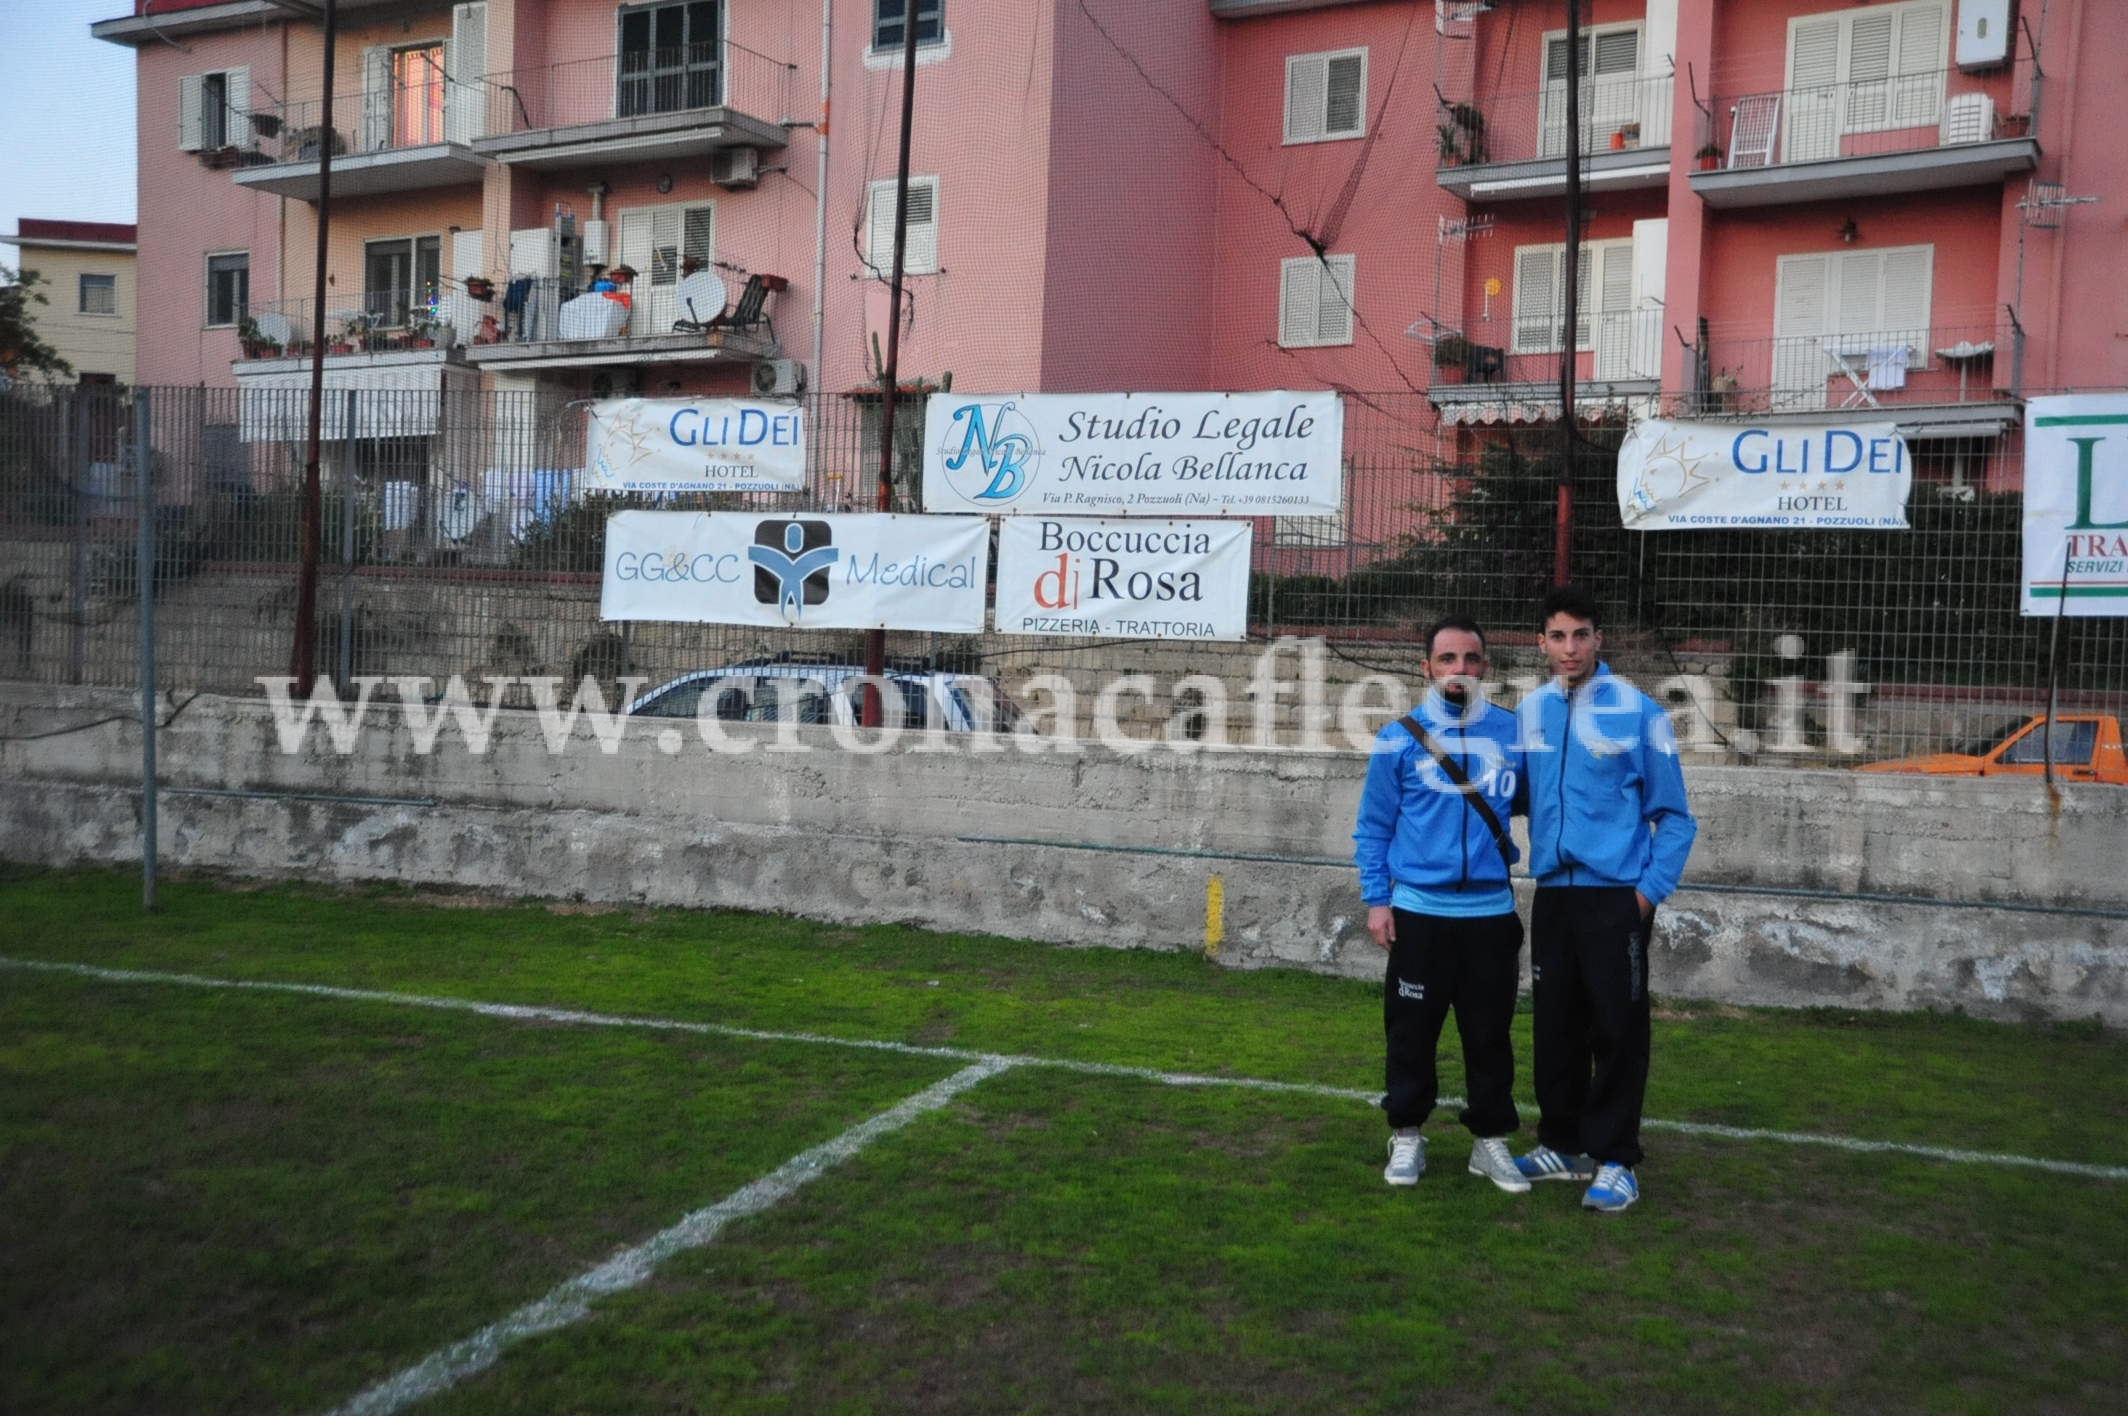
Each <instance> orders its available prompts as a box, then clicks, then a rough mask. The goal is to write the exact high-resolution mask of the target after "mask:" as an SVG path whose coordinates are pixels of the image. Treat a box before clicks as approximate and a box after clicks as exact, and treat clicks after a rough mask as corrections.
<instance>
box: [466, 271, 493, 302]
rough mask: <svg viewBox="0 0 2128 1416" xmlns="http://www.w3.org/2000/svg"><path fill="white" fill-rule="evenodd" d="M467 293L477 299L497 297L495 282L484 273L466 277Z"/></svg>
mask: <svg viewBox="0 0 2128 1416" xmlns="http://www.w3.org/2000/svg"><path fill="white" fill-rule="evenodd" d="M465 293H466V294H468V295H470V296H472V297H473V298H474V299H475V300H492V299H494V298H495V282H494V281H492V280H490V279H488V278H487V277H486V276H484V275H469V276H467V277H466V282H465Z"/></svg>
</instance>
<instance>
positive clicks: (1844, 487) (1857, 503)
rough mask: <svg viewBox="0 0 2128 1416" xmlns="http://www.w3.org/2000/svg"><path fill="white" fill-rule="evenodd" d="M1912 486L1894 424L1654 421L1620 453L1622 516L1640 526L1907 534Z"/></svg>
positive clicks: (1909, 459) (1641, 426)
mask: <svg viewBox="0 0 2128 1416" xmlns="http://www.w3.org/2000/svg"><path fill="white" fill-rule="evenodd" d="M1913 482H1914V459H1913V456H1912V455H1911V454H1910V453H1909V452H1908V451H1907V447H1906V442H1905V440H1904V439H1902V438H1901V437H1900V436H1899V428H1898V425H1897V424H1895V423H1773V424H1768V425H1767V426H1765V427H1754V426H1752V425H1751V424H1749V423H1677V422H1671V421H1669V420H1667V419H1662V418H1648V419H1644V420H1643V421H1641V422H1640V423H1638V424H1636V425H1635V426H1634V428H1633V430H1632V431H1631V432H1630V433H1628V434H1626V440H1625V443H1624V445H1623V446H1621V447H1620V448H1619V449H1618V516H1619V519H1620V520H1621V521H1623V522H1624V523H1625V524H1626V526H1627V528H1628V529H1630V530H1634V531H1703V530H1706V529H1708V528H1710V527H1722V526H1756V527H1762V528H1784V527H1809V528H1816V529H1839V530H1845V531H1902V530H1905V529H1906V497H1907V493H1908V492H1909V491H1910V490H1911V489H1912V487H1913Z"/></svg>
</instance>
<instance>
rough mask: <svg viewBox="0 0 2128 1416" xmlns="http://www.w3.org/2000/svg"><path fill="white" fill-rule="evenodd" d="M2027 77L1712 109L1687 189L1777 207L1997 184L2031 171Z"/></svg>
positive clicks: (1921, 80) (1901, 85)
mask: <svg viewBox="0 0 2128 1416" xmlns="http://www.w3.org/2000/svg"><path fill="white" fill-rule="evenodd" d="M2032 74H2033V67H2032V64H2031V61H2030V60H2029V59H2026V60H2019V61H2018V62H2017V63H2016V64H2015V65H2014V66H2012V67H2011V69H2010V70H2009V72H2007V73H2002V72H1997V73H1995V74H1993V75H1986V76H1974V75H1970V74H1965V73H1961V72H1959V71H1958V70H1956V69H1938V70H1931V71H1929V72H1926V73H1917V74H1902V75H1898V76H1896V77H1893V78H1889V79H1878V80H1872V81H1869V82H1866V83H1846V84H1830V85H1825V86H1823V87H1818V88H1796V89H1785V90H1782V91H1780V92H1776V93H1754V94H1743V95H1737V96H1730V97H1725V98H1717V99H1716V100H1715V107H1714V131H1713V135H1712V137H1711V138H1710V139H1709V141H1708V142H1707V143H1706V144H1704V145H1703V146H1702V148H1701V149H1700V151H1701V152H1702V153H1704V154H1706V157H1705V158H1704V160H1705V161H1707V162H1709V163H1711V164H1713V166H1712V167H1711V168H1710V170H1707V171H1701V172H1695V173H1693V174H1692V190H1693V191H1695V192H1697V193H1699V194H1700V196H1701V197H1702V198H1704V199H1705V201H1706V203H1707V205H1709V206H1714V207H1755V206H1779V205H1784V204H1786V203H1791V202H1817V201H1825V200H1828V199H1830V198H1834V197H1872V196H1888V195H1891V194H1894V193H1898V192H1924V191H1937V190H1942V189H1945V188H1952V187H1974V186H1982V185H1988V184H1993V183H1999V182H2001V181H2002V180H2003V179H2004V178H2005V177H2008V176H2010V175H2012V174H2013V173H2018V172H2030V171H2032V170H2033V169H2034V168H2035V167H2037V166H2038V165H2039V140H2038V139H2037V138H2035V137H2033V136H2032V135H2031V134H2030V133H2029V132H2028V131H2027V126H2028V117H2029V114H2030V112H2031V97H2032Z"/></svg>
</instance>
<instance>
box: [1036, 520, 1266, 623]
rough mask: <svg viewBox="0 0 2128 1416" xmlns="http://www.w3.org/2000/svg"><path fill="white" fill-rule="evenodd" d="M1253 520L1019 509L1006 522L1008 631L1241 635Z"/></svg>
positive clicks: (1246, 618)
mask: <svg viewBox="0 0 2128 1416" xmlns="http://www.w3.org/2000/svg"><path fill="white" fill-rule="evenodd" d="M1250 530H1251V523H1249V522H1246V521H1152V520H1102V519H1099V518H1094V517H1058V516H1011V517H1007V518H1005V519H1004V520H1003V521H1001V522H999V523H998V581H997V628H998V633H1000V634H1115V635H1124V636H1127V637H1129V638H1133V639H1240V638H1242V637H1244V636H1245V635H1246V634H1247V633H1248V628H1249V533H1250Z"/></svg>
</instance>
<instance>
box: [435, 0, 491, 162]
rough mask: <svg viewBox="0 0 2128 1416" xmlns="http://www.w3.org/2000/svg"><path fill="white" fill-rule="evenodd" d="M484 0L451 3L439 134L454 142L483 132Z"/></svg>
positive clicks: (485, 40)
mask: <svg viewBox="0 0 2128 1416" xmlns="http://www.w3.org/2000/svg"><path fill="white" fill-rule="evenodd" d="M487 71H488V6H487V0H472V3H469V4H463V5H454V6H452V7H451V38H450V40H449V42H447V43H446V44H445V45H444V50H443V72H444V90H443V134H444V136H445V137H446V138H448V139H449V140H450V141H452V142H454V143H465V142H471V141H472V140H473V139H475V138H481V137H486V136H487V131H488V126H487V117H488V114H487V86H486V85H485V84H483V83H482V82H481V77H482V76H483V75H484V74H486V73H487Z"/></svg>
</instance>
